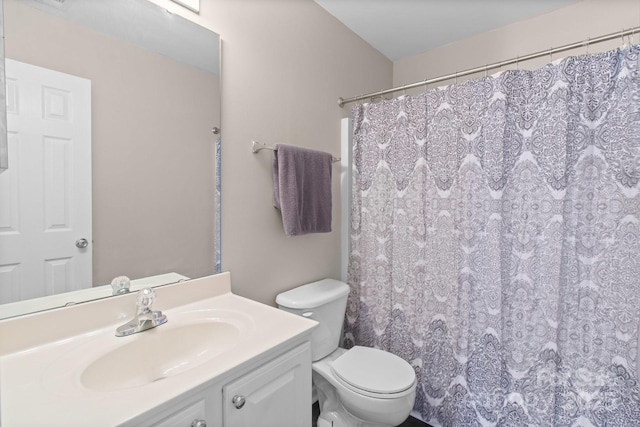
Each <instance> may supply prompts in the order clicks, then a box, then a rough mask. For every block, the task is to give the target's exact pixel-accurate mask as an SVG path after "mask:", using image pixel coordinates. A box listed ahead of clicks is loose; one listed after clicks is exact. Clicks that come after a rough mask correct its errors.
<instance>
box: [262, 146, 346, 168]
mask: <svg viewBox="0 0 640 427" xmlns="http://www.w3.org/2000/svg"><path fill="white" fill-rule="evenodd" d="M260 150H271V151H277V149H276V147H273V146H271V145H267V144H264V143H262V142H258V141H251V152H252V153H254V154H255V153H257V152H258V151H260ZM331 161H332V162H333V163H335V162H339V161H340V157H335V156H331Z"/></svg>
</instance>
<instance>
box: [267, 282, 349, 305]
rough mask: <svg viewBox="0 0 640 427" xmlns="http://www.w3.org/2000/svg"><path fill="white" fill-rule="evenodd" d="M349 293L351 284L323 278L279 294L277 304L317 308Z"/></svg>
mask: <svg viewBox="0 0 640 427" xmlns="http://www.w3.org/2000/svg"><path fill="white" fill-rule="evenodd" d="M348 293H349V285H347V284H346V283H344V282H341V281H339V280H334V279H323V280H319V281H317V282H313V283H309V284H306V285H302V286H298V287H297V288H293V289H291V290H290V291H286V292H283V293H281V294H278V296H277V297H276V304H278V305H279V306H281V307H286V308H294V309H295V308H297V309H306V308H316V307H319V306H321V305H323V304H326V303H329V302H331V301H335V300H337V299H339V298H342V297H344V296H346V295H347V294H348Z"/></svg>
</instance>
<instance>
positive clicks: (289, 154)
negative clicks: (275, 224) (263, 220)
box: [273, 144, 332, 236]
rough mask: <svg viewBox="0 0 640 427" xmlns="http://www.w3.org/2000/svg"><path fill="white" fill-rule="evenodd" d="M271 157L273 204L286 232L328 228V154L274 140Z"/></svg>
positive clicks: (299, 232) (298, 233) (329, 198)
mask: <svg viewBox="0 0 640 427" xmlns="http://www.w3.org/2000/svg"><path fill="white" fill-rule="evenodd" d="M275 148H276V151H275V152H274V157H273V199H274V202H273V204H274V206H275V207H276V208H278V209H280V212H281V213H282V224H283V225H284V232H285V233H286V234H287V235H288V236H299V235H301V234H308V233H328V232H330V231H331V169H332V166H331V165H332V158H331V154H328V153H324V152H322V151H315V150H309V149H307V148H300V147H294V146H291V145H284V144H277V145H276V147H275Z"/></svg>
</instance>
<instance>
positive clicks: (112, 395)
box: [0, 273, 316, 426]
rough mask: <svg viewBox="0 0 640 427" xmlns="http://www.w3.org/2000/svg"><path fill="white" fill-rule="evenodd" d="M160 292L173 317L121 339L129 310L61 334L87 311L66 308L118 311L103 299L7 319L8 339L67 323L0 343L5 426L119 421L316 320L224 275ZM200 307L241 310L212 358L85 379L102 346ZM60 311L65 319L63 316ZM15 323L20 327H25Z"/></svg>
mask: <svg viewBox="0 0 640 427" xmlns="http://www.w3.org/2000/svg"><path fill="white" fill-rule="evenodd" d="M189 286H191V288H193V289H194V292H193V295H194V296H195V298H196V300H195V301H191V302H186V303H184V304H181V305H175V304H174V306H171V307H169V308H166V309H165V308H164V307H163V305H162V302H163V299H164V298H170V297H171V296H172V295H173V294H172V292H174V293H175V292H178V291H179V292H180V298H176V299H182V301H180V302H185V296H184V294H185V291H184V290H185V289H186V290H188V289H189ZM172 287H173V288H172ZM178 287H181V288H178ZM181 289H182V290H181ZM157 293H158V296H157V300H156V303H155V304H154V305H155V306H156V307H154V308H156V309H161V310H162V311H163V313H164V314H166V315H167V318H168V322H167V323H166V324H164V325H161V326H158V327H157V328H154V329H151V330H148V331H144V332H141V333H138V334H134V335H131V336H127V337H116V336H115V334H114V332H115V329H116V327H117V326H119V325H120V324H122V323H123V322H122V319H123V318H126V314H124V315H119V316H116V317H115V318H112V319H111V320H110V321H108V323H107V324H104V325H102V326H101V327H95V325H92V327H91V328H85V330H83V331H79V330H78V326H77V325H75V326H73V327H70V331H71V332H67V333H65V332H64V330H65V329H67V328H65V327H64V324H65V322H68V321H69V320H75V321H76V322H77V321H78V318H80V319H82V317H76V318H75V319H74V316H73V315H70V314H68V313H62V314H61V311H63V310H71V309H76V310H77V312H76V313H75V315H76V316H87V315H88V314H89V313H93V314H92V316H96V315H98V314H104V313H105V312H106V313H111V312H113V308H112V307H111V308H107V309H105V308H104V307H102V306H100V304H101V301H95V302H91V303H86V304H82V305H80V306H75V307H69V308H67V309H60V310H59V311H52V312H44V313H38V314H34V315H29V316H25V317H29V318H28V319H23V322H22V323H21V322H20V320H21V318H16V319H9V320H13V324H7V322H8V321H9V320H7V321H2V322H0V334H2V335H3V337H4V336H6V335H5V333H6V332H7V331H9V330H10V331H12V332H13V333H12V334H8V335H11V336H9V337H8V338H9V339H11V338H12V337H13V338H16V337H18V336H19V335H20V334H28V333H29V328H33V327H38V326H39V327H40V328H42V329H44V330H45V331H52V329H54V328H52V327H51V324H56V328H58V326H59V325H58V324H57V323H56V321H58V322H61V323H62V325H63V326H61V328H62V329H63V331H58V332H56V333H54V334H52V336H50V337H49V338H48V339H46V338H45V337H46V334H41V333H36V334H35V335H37V336H40V335H41V336H42V338H41V339H39V340H37V339H34V341H24V340H23V341H20V342H19V343H18V344H14V345H13V346H11V345H6V343H5V345H4V346H3V348H0V350H3V354H2V356H1V357H0V372H1V378H0V387H1V390H0V399H1V405H2V406H1V411H0V414H1V425H2V426H40V425H42V426H45V425H46V426H57V425H59V426H76V425H78V426H87V425H104V426H116V425H120V424H122V423H125V422H127V421H128V420H131V419H133V418H135V417H137V416H139V415H140V414H143V413H145V412H147V411H150V410H152V409H154V408H157V407H159V406H160V405H162V404H163V403H164V402H167V401H169V400H170V399H172V398H175V397H177V396H179V395H181V394H183V393H185V392H187V391H189V390H193V389H194V388H196V387H198V386H200V385H202V384H205V383H207V382H209V381H210V380H213V379H215V378H218V377H221V376H224V374H225V373H227V372H229V371H231V370H233V369H234V368H237V367H239V366H241V365H243V364H246V363H247V362H249V361H251V360H252V359H254V358H256V357H258V356H260V355H263V354H264V353H266V352H269V351H270V350H272V349H274V348H276V347H278V346H280V345H282V344H283V343H285V342H288V341H290V340H294V339H296V338H300V337H303V336H306V335H308V334H309V333H310V331H311V329H313V328H314V327H315V325H316V322H314V321H312V320H308V319H305V318H303V317H299V316H295V315H292V314H290V313H287V312H284V311H281V310H278V309H275V308H273V307H270V306H267V305H264V304H261V303H258V302H255V301H252V300H249V299H246V298H243V297H240V296H237V295H234V294H232V293H231V291H230V277H229V275H228V274H227V273H223V274H222V275H216V276H209V277H205V278H202V279H195V280H192V281H187V282H183V283H180V284H175V285H168V286H167V287H163V288H158V289H157ZM187 293H188V292H187ZM203 293H204V294H208V295H203ZM203 296H205V297H204V298H203ZM128 297H129V298H120V297H115V298H111V299H107V300H105V301H103V302H102V304H108V305H109V304H111V305H113V304H114V300H116V301H117V300H118V299H119V300H120V302H121V303H123V304H126V303H131V302H132V299H131V296H128ZM115 304H117V302H116V303H115ZM203 312H206V313H208V316H209V317H211V316H213V317H215V316H218V315H219V316H222V317H224V316H226V314H225V313H235V314H236V317H237V319H236V320H237V321H239V322H240V323H241V325H240V326H241V328H240V329H241V331H242V332H241V336H240V338H239V339H237V340H236V341H235V343H234V345H233V346H232V348H230V349H228V350H225V351H222V352H221V353H220V354H217V355H216V356H215V357H214V358H212V359H210V360H205V361H204V362H201V363H198V365H197V366H196V367H194V368H192V369H188V370H185V371H183V372H181V373H179V374H176V375H169V376H166V377H163V378H162V379H161V380H158V381H155V382H149V383H147V384H144V385H143V386H137V385H131V386H126V387H119V388H118V389H117V390H113V389H106V390H96V389H90V388H88V387H86V386H85V385H84V384H83V378H81V377H82V372H83V371H85V368H86V367H87V366H88V365H89V364H90V363H91V362H92V361H95V360H96V358H99V357H100V355H101V354H102V352H104V351H105V349H107V350H112V349H114V348H118V347H119V346H123V345H126V344H129V343H132V342H134V340H139V339H143V338H146V337H145V336H143V335H144V334H160V333H166V331H168V330H169V329H165V330H164V331H163V330H162V328H176V327H181V326H184V325H185V324H186V325H187V326H189V324H188V321H189V316H191V318H193V316H197V315H198V313H203ZM96 313H98V314H96ZM61 316H62V319H63V321H61V320H60V319H59V318H60V317H61ZM34 318H35V319H34ZM172 319H173V325H172ZM185 319H186V320H185ZM184 322H187V323H184ZM88 323H91V322H88ZM34 325H35V326H34ZM16 328H21V331H20V333H18V331H17V330H16ZM50 335H51V334H50ZM149 336H151V335H149ZM4 339H5V338H3V340H4ZM35 341H40V342H35ZM168 351H170V349H168ZM128 362H131V363H134V362H135V361H128V360H121V363H122V364H123V365H125V364H127V363H128Z"/></svg>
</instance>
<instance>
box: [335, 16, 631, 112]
mask: <svg viewBox="0 0 640 427" xmlns="http://www.w3.org/2000/svg"><path fill="white" fill-rule="evenodd" d="M638 32H640V27H634V28H630V29H628V30H622V31H620V32H617V33H611V34H607V35H604V36H600V37H596V38H593V39H587V40H585V41H581V42H576V43H571V44H567V45H564V46H560V47H556V48H551V49H547V50H543V51H540V52H536V53H531V54H529V55H525V56H518V57H516V58H512V59H509V60H507V61H501V62H494V63H493V64H487V65H485V66H483V67H476V68H471V69H468V70H465V71H460V72H457V73H451V74H447V75H444V76H440V77H435V78H433V79H426V80H423V81H420V82H415V83H410V84H406V85H403V86H397V87H394V88H391V89H385V90H381V91H378V92H372V93H369V94H366V95H359V96H353V97H351V98H347V99H344V98H342V97H340V98H338V106H340V108H342V107H344V105H345V104H348V103H351V102H356V101H361V100H363V99H367V98H371V100H372V101H373V100H374V99H375V98H377V97H379V96H383V95H387V94H389V93H393V92H399V91H401V90H406V89H413V88H416V87H420V86H425V85H428V84H431V83H439V82H442V81H445V80H450V79H454V78H455V79H457V78H458V77H465V76H469V75H471V74H477V73H480V72H482V71H484V72H485V73H486V72H487V71H489V70H493V69H496V68H502V67H505V66H507V65H513V64H517V63H519V62H522V61H528V60H531V59H536V58H540V57H543V56H547V55H553V54H555V53H560V52H566V51H567V50H572V49H576V48H579V47H584V46H587V47H588V46H589V45H592V44H595V43H601V42H606V41H609V40H615V39H617V38H621V39H622V40H623V44H624V38H625V37H627V36H631V35H633V34H635V33H638Z"/></svg>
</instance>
